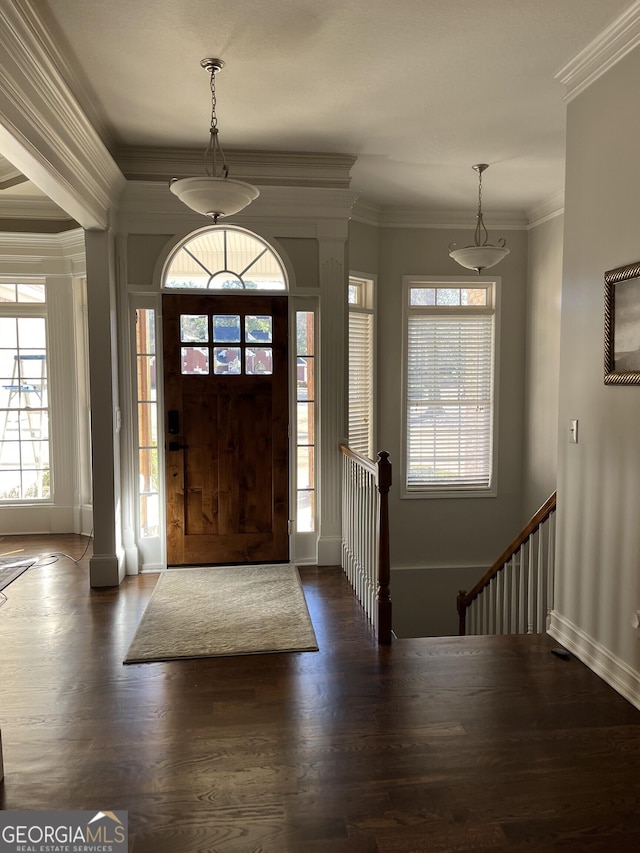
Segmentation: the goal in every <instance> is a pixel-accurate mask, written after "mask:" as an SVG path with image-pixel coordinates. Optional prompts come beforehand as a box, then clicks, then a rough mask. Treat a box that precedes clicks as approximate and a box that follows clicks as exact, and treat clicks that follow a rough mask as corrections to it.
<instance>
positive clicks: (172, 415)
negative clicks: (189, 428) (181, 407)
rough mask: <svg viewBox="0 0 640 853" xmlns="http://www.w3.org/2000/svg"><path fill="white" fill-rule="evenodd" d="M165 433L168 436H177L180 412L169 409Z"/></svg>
mask: <svg viewBox="0 0 640 853" xmlns="http://www.w3.org/2000/svg"><path fill="white" fill-rule="evenodd" d="M167 421H168V423H167V431H168V433H169V435H178V434H179V432H180V412H178V410H177V409H171V410H170V411H169V414H168V415H167Z"/></svg>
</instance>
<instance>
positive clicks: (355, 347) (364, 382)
mask: <svg viewBox="0 0 640 853" xmlns="http://www.w3.org/2000/svg"><path fill="white" fill-rule="evenodd" d="M349 446H350V447H351V448H352V449H353V450H355V451H357V452H358V453H362V454H363V455H364V456H368V457H369V458H373V452H374V449H373V314H371V313H364V312H361V311H357V310H350V311H349Z"/></svg>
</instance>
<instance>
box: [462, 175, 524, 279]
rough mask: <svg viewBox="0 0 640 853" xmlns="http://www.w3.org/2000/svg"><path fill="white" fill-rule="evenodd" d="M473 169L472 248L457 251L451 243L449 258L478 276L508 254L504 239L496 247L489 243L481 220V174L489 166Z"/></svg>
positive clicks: (467, 247)
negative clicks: (475, 204)
mask: <svg viewBox="0 0 640 853" xmlns="http://www.w3.org/2000/svg"><path fill="white" fill-rule="evenodd" d="M473 168H474V169H475V170H476V172H477V173H478V216H477V220H476V230H475V231H474V234H473V246H466V247H465V248H463V249H457V248H456V243H451V244H450V246H449V257H450V258H453V260H454V261H457V262H458V263H459V264H460V266H463V267H466V268H467V269H468V270H475V271H476V272H477V273H478V275H480V273H481V272H482V271H483V270H486V269H489V267H494V266H495V265H496V264H498V263H500V261H501V260H502V259H503V258H505V257H506V256H507V255H508V254H509V249H507V248H505V243H506V241H505V239H504V237H501V238H500V239H499V240H498V245H497V246H494V245H492V244H491V243H490V242H489V232H488V231H487V229H486V226H485V224H484V220H483V218H482V173H483V172H485V171H486V170H487V169H488V168H489V166H488V164H487V163H478V164H477V165H475V166H473Z"/></svg>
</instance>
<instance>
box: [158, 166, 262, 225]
mask: <svg viewBox="0 0 640 853" xmlns="http://www.w3.org/2000/svg"><path fill="white" fill-rule="evenodd" d="M170 189H171V192H172V193H174V195H176V196H177V197H178V198H179V199H180V201H181V202H182V203H183V204H185V205H186V206H187V207H190V208H191V210H195V212H196V213H201V214H203V215H204V216H210V217H211V218H212V219H214V220H215V221H217V220H218V219H222V218H223V217H225V216H233V214H234V213H239V212H240V211H241V210H244V208H245V207H247V205H249V204H251V202H252V201H255V199H257V198H258V196H259V195H260V191H259V190H258V189H256V187H254V186H252V185H251V184H248V183H246V182H245V181H238V180H236V179H235V178H214V177H210V176H209V175H203V176H202V177H195V178H175V179H174V180H173V181H171V184H170Z"/></svg>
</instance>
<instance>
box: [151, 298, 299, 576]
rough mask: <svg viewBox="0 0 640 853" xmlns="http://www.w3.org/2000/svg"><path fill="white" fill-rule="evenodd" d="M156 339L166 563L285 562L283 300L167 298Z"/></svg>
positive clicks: (286, 491)
mask: <svg viewBox="0 0 640 853" xmlns="http://www.w3.org/2000/svg"><path fill="white" fill-rule="evenodd" d="M163 335H164V382H165V412H166V415H165V418H166V424H167V430H168V429H169V424H170V423H171V424H172V426H173V427H175V426H177V427H178V429H179V432H178V433H174V434H173V435H169V434H167V450H166V460H167V465H166V492H167V562H168V563H169V564H170V565H197V564H205V563H208V564H222V563H238V562H267V561H268V562H278V561H285V560H287V559H288V557H289V539H288V524H287V522H288V515H289V513H288V494H289V465H288V445H289V440H288V420H289V418H288V411H289V407H288V379H287V299H286V297H283V296H234V295H228V296H227V295H224V296H218V295H215V296H211V295H200V294H166V295H164V296H163ZM170 412H171V413H173V412H176V413H177V414H171V415H170V414H169V413H170Z"/></svg>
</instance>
